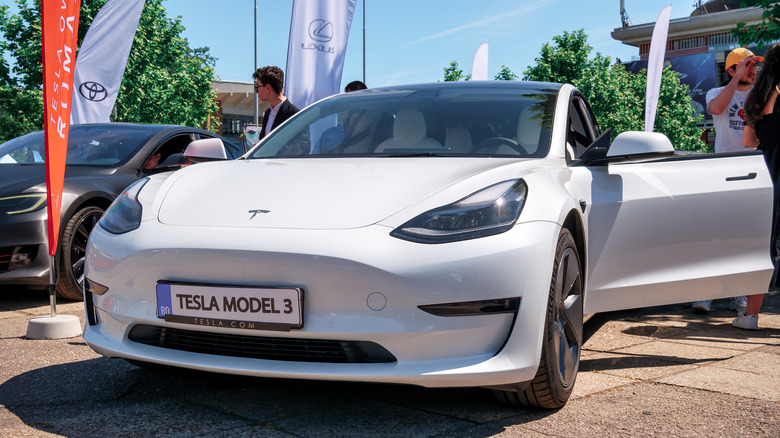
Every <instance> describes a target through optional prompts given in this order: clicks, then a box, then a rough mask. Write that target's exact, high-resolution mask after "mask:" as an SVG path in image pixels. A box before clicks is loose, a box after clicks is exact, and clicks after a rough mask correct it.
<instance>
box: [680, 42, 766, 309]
mask: <svg viewBox="0 0 780 438" xmlns="http://www.w3.org/2000/svg"><path fill="white" fill-rule="evenodd" d="M763 61H764V58H762V57H760V56H756V55H755V54H753V52H751V51H750V50H748V49H746V48H744V47H739V48H736V49H734V50H732V51H731V52H730V53H729V54H728V56H726V72H727V73H728V75H729V79H728V81H727V82H725V83H724V84H722V86H720V87H717V88H713V89H712V90H710V91H708V92H707V97H706V99H707V112H708V113H710V115H712V124H713V126H714V127H715V152H742V151H744V150H745V148H744V147H743V146H742V131H743V129H744V128H745V100H746V99H747V97H748V93H750V90H751V89H752V88H753V83H754V82H755V81H756V71H757V70H756V63H758V62H763ZM711 305H712V300H702V301H696V302H695V303H693V306H692V309H693V311H694V312H696V313H707V312H709V311H710V307H711ZM746 306H747V298H746V297H736V298H732V302H731V308H732V309H733V310H736V311H737V313H738V314H739V313H744V312H745V309H746Z"/></svg>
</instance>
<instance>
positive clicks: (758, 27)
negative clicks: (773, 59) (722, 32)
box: [732, 0, 780, 47]
mask: <svg viewBox="0 0 780 438" xmlns="http://www.w3.org/2000/svg"><path fill="white" fill-rule="evenodd" d="M748 6H753V7H758V8H763V9H764V12H763V13H762V14H761V18H762V22H761V23H760V24H753V25H750V26H748V25H747V24H746V23H737V27H736V29H734V30H733V31H732V33H733V34H734V36H736V37H737V39H738V40H739V44H741V45H743V46H747V45H749V44H758V46H759V47H761V46H763V45H764V44H769V43H772V42H774V41H777V40H780V2H778V1H777V0H742V7H748Z"/></svg>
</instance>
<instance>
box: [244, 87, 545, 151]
mask: <svg viewBox="0 0 780 438" xmlns="http://www.w3.org/2000/svg"><path fill="white" fill-rule="evenodd" d="M410 88H411V89H378V90H367V91H362V92H354V93H346V94H341V95H339V96H336V97H334V98H331V99H326V100H324V101H321V102H319V103H317V104H315V105H312V106H310V107H308V108H307V109H305V110H304V111H302V112H300V113H299V114H297V115H296V116H295V117H294V118H292V119H290V120H289V121H288V122H287V123H286V124H285V125H283V126H282V127H280V128H279V129H277V130H275V131H273V132H272V133H271V134H270V135H269V136H268V137H267V138H266V139H265V140H264V141H262V142H261V143H260V144H258V146H256V147H255V149H254V150H253V151H252V152H251V153H250V154H249V156H248V158H250V159H252V158H269V157H336V156H349V157H354V156H383V157H397V156H453V157H456V156H459V157H474V156H483V157H487V156H509V157H519V158H530V157H544V156H546V155H547V153H548V151H549V148H550V128H551V123H552V118H553V111H554V105H555V99H556V97H557V90H553V89H538V88H531V87H528V86H523V87H519V86H514V87H511V86H492V87H488V86H471V87H469V86H462V85H461V86H454V87H452V86H447V85H444V84H438V85H431V86H417V87H410Z"/></svg>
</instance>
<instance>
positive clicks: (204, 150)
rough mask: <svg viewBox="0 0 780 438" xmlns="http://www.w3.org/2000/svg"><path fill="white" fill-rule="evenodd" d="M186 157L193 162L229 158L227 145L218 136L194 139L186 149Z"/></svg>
mask: <svg viewBox="0 0 780 438" xmlns="http://www.w3.org/2000/svg"><path fill="white" fill-rule="evenodd" d="M184 158H185V159H186V160H187V161H191V162H193V163H201V162H204V161H216V160H227V154H226V153H225V145H224V144H222V140H220V139H218V138H204V139H201V140H195V141H192V142H191V143H190V144H189V145H188V146H187V149H185V150H184Z"/></svg>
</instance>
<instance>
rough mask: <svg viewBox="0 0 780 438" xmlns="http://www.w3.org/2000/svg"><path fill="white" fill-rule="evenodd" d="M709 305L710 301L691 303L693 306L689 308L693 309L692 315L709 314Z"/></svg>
mask: <svg viewBox="0 0 780 438" xmlns="http://www.w3.org/2000/svg"><path fill="white" fill-rule="evenodd" d="M711 305H712V300H702V301H696V302H695V303H693V306H691V309H693V312H694V313H709V312H710V307H711Z"/></svg>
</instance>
